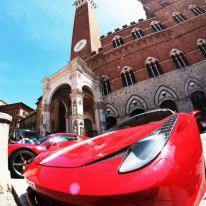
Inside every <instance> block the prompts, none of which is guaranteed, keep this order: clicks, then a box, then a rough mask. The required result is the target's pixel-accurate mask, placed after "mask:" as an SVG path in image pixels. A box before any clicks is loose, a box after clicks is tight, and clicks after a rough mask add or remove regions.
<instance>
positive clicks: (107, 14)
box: [0, 0, 144, 108]
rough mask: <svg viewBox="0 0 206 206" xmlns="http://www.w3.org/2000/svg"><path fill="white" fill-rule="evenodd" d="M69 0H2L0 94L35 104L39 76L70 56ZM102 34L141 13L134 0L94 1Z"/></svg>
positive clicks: (71, 10)
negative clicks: (96, 5)
mask: <svg viewBox="0 0 206 206" xmlns="http://www.w3.org/2000/svg"><path fill="white" fill-rule="evenodd" d="M73 2H74V1H73V0H1V8H3V9H1V12H0V85H1V86H0V99H2V100H4V101H6V102H7V103H14V102H20V101H22V102H24V103H26V104H28V105H29V106H31V107H33V108H35V103H36V101H37V99H38V97H40V96H41V95H42V82H41V81H42V79H43V78H44V77H45V76H50V75H51V74H52V73H54V72H56V71H58V70H59V69H61V68H62V67H64V66H65V65H66V64H67V63H68V60H69V57H70V46H71V45H70V43H71V38H72V27H73V20H74V12H75V8H74V6H72V4H73ZM95 2H96V3H97V4H98V9H97V18H98V22H99V26H100V32H101V34H106V33H107V32H108V31H112V30H114V29H115V28H117V27H119V26H122V25H124V24H126V23H129V22H131V21H133V20H138V19H139V18H144V12H143V9H142V7H141V5H140V4H139V3H138V2H137V0H96V1H95Z"/></svg>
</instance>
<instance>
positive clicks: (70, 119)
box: [40, 57, 105, 134]
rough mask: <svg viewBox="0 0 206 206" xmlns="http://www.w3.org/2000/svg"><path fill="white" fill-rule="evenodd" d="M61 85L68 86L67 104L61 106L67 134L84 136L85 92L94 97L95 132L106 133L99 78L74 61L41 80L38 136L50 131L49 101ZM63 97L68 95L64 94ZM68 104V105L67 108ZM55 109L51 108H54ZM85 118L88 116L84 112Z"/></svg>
mask: <svg viewBox="0 0 206 206" xmlns="http://www.w3.org/2000/svg"><path fill="white" fill-rule="evenodd" d="M63 85H67V86H68V89H67V91H68V96H69V98H70V101H69V102H70V103H68V101H67V102H66V101H65V102H63V104H64V105H65V108H66V115H65V118H66V131H67V132H72V133H77V134H84V119H85V116H86V114H85V111H84V107H85V106H84V101H85V100H84V97H85V94H84V88H86V90H87V91H88V93H90V96H93V101H94V104H93V106H92V107H93V110H94V117H95V118H94V120H93V124H95V128H96V130H97V132H98V134H101V133H102V132H104V130H105V116H104V111H103V98H102V94H101V90H100V82H99V78H98V77H97V76H96V75H95V74H94V73H93V71H91V70H90V69H89V68H88V67H87V66H86V64H85V63H84V61H83V60H82V59H81V58H79V57H77V58H76V59H74V60H72V61H71V62H70V63H69V64H68V65H67V66H66V67H65V68H63V69H62V70H60V71H58V72H57V73H55V74H53V75H52V76H51V77H47V78H45V79H44V80H43V98H42V114H41V123H40V124H41V127H40V129H41V134H45V133H46V131H52V124H54V123H52V112H53V111H54V110H52V98H53V97H54V94H55V92H56V91H57V90H58V89H59V88H61V87H62V86H63ZM63 95H64V97H65V96H66V95H67V94H63ZM68 104H70V105H68ZM53 107H54V106H53ZM87 113H88V116H89V115H90V114H89V113H93V112H92V111H91V112H87Z"/></svg>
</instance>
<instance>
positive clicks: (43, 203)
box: [27, 187, 72, 206]
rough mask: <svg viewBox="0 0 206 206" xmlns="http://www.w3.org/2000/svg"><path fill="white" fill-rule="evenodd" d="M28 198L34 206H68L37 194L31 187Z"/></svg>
mask: <svg viewBox="0 0 206 206" xmlns="http://www.w3.org/2000/svg"><path fill="white" fill-rule="evenodd" d="M27 197H28V199H29V202H30V204H31V205H32V206H66V205H65V204H62V203H59V202H56V201H54V200H52V199H50V198H48V197H46V196H44V195H41V194H39V193H37V192H35V191H34V190H33V189H32V188H30V187H29V188H28V189H27ZM71 206H72V205H71Z"/></svg>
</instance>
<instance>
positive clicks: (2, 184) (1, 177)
mask: <svg viewBox="0 0 206 206" xmlns="http://www.w3.org/2000/svg"><path fill="white" fill-rule="evenodd" d="M11 121H12V117H11V116H10V115H8V114H5V113H0V153H1V155H0V206H13V205H16V203H15V201H14V199H13V196H12V193H11V191H12V187H11V177H10V172H9V170H8V140H9V124H10V123H11Z"/></svg>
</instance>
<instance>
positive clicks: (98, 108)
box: [94, 102, 106, 135]
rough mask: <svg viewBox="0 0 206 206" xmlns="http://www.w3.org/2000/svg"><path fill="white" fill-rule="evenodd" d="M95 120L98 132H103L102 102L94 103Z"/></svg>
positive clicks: (104, 125) (103, 114) (104, 127)
mask: <svg viewBox="0 0 206 206" xmlns="http://www.w3.org/2000/svg"><path fill="white" fill-rule="evenodd" d="M94 109H95V120H96V125H97V131H98V134H99V135H100V134H103V133H104V132H105V131H106V119H105V118H106V117H105V113H104V104H103V102H96V103H95V108H94Z"/></svg>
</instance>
